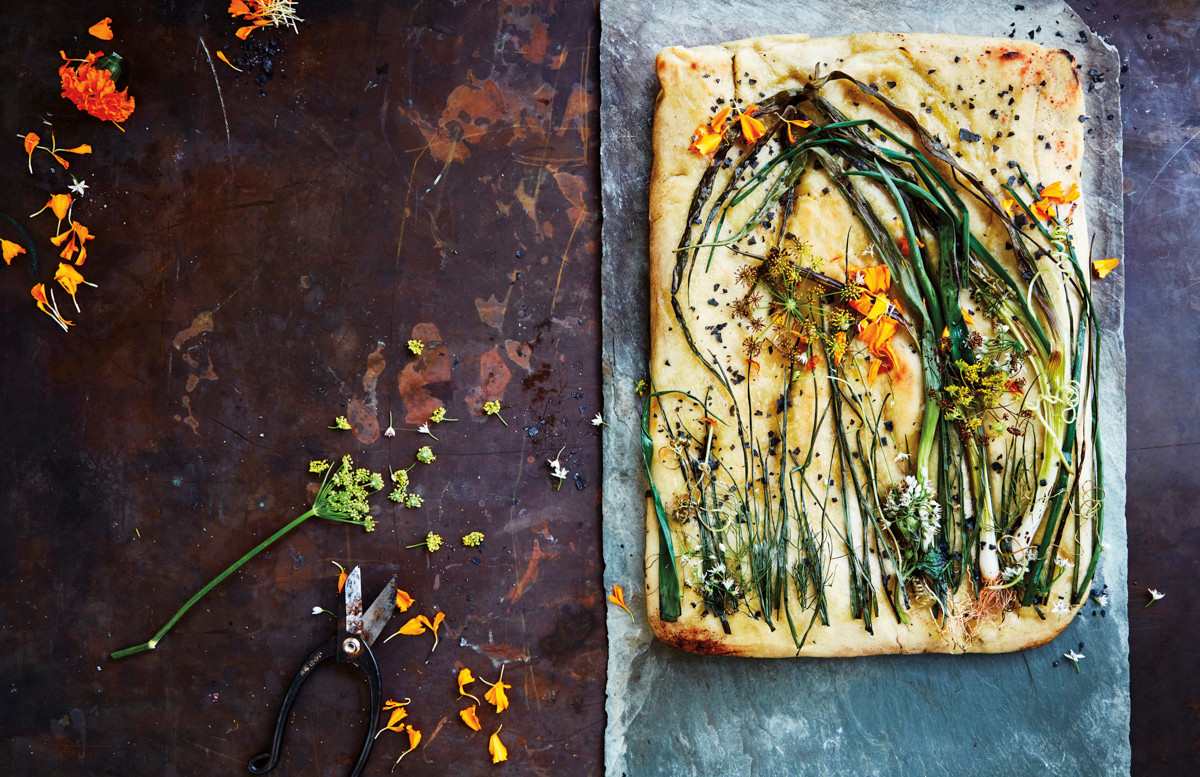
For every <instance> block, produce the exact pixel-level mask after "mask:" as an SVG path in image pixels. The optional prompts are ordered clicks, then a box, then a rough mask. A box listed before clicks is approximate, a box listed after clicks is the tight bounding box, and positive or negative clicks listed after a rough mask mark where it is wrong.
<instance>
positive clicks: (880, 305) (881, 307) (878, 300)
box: [866, 294, 888, 321]
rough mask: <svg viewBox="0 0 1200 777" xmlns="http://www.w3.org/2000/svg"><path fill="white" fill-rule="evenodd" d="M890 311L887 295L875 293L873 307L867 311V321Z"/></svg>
mask: <svg viewBox="0 0 1200 777" xmlns="http://www.w3.org/2000/svg"><path fill="white" fill-rule="evenodd" d="M887 312H888V300H887V297H885V296H883V295H882V294H876V295H875V302H874V303H872V305H871V309H870V310H869V311H868V312H867V319H866V320H867V321H874V320H875V319H877V318H879V317H880V316H882V315H885V314H886V313H887Z"/></svg>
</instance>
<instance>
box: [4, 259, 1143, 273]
mask: <svg viewBox="0 0 1200 777" xmlns="http://www.w3.org/2000/svg"><path fill="white" fill-rule="evenodd" d="M6 256H7V254H6ZM1120 263H1121V260H1120V259H1117V258H1112V259H1096V260H1095V261H1093V262H1092V269H1093V270H1095V271H1096V277H1097V278H1103V277H1104V276H1105V275H1108V274H1109V273H1110V272H1112V271H1113V270H1115V269H1117V265H1119V264H1120Z"/></svg>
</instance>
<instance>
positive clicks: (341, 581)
mask: <svg viewBox="0 0 1200 777" xmlns="http://www.w3.org/2000/svg"><path fill="white" fill-rule="evenodd" d="M329 563H331V564H333V565H334V566H335V567H337V568H338V569H340V570H341V574H339V575H338V582H337V587H338V593H339V594H340V593H341V592H342V589H343V588H345V587H346V580H347V579H348V578H349V577H350V575H349V574H347V572H346V568H345V567H343V566H342V565H341V564H339V563H337V562H336V561H331V562H329Z"/></svg>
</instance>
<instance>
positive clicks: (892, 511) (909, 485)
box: [883, 475, 942, 550]
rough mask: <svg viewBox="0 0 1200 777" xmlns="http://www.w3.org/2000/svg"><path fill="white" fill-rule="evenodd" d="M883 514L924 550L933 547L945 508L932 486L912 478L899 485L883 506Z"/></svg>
mask: <svg viewBox="0 0 1200 777" xmlns="http://www.w3.org/2000/svg"><path fill="white" fill-rule="evenodd" d="M883 511H884V514H885V515H887V517H888V518H889V519H890V520H891V521H892V523H893V524H895V525H897V526H899V528H900V530H901V531H902V532H903V533H904V534H905V535H906V536H907V537H909V538H910V539H916V540H918V541H919V542H920V544H921V549H922V550H929V549H930V548H932V547H933V539H934V537H936V536H937V532H938V529H939V528H940V527H941V525H942V506H941V505H939V504H938V502H937V495H936V494H935V493H934V491H933V484H932V483H930V482H929V480H917V479H916V478H915V477H913V476H912V475H909V476H908V477H906V478H904V480H902V481H900V484H899V485H897V486H896V488H895V490H894V491H892V493H890V494H888V498H887V501H886V502H885V503H884V505H883Z"/></svg>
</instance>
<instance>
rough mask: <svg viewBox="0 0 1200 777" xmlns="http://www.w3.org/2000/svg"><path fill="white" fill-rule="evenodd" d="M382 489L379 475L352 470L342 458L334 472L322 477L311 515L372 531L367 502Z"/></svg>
mask: <svg viewBox="0 0 1200 777" xmlns="http://www.w3.org/2000/svg"><path fill="white" fill-rule="evenodd" d="M310 466H311V465H310ZM382 488H383V476H382V475H380V474H379V473H377V472H371V471H370V470H367V469H363V468H358V469H355V467H354V461H353V460H352V459H351V458H350V456H348V455H347V456H343V457H342V465H341V466H340V467H339V468H338V469H337V470H336V471H335V470H329V471H327V472H326V473H325V480H324V481H322V483H321V488H320V490H319V491H317V496H316V498H315V499H314V500H313V507H312V509H313V513H315V514H316V515H318V516H319V517H321V518H325V519H327V520H330V521H341V522H342V523H353V524H357V525H359V526H362V527H363V528H364V529H366V530H367V531H373V530H374V529H375V520H374V519H373V518H371V506H370V505H369V504H367V499H368V498H369V497H370V496H371V495H372V494H374V493H375V492H376V491H379V490H380V489H382Z"/></svg>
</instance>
